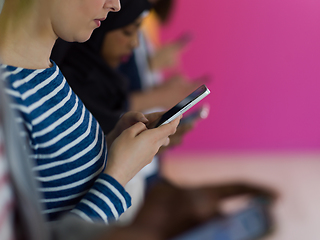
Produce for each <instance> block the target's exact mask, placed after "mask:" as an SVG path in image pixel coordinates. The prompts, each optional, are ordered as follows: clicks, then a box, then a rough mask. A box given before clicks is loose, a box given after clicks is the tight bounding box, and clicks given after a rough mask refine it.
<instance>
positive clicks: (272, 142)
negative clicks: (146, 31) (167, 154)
mask: <svg viewBox="0 0 320 240" xmlns="http://www.w3.org/2000/svg"><path fill="white" fill-rule="evenodd" d="M185 31H190V32H192V33H193V34H194V40H193V42H192V43H191V44H190V45H189V46H188V49H187V51H185V52H184V54H183V61H182V64H183V68H184V69H185V72H186V73H187V74H188V75H189V76H190V77H197V76H200V75H202V74H203V73H209V74H210V75H211V76H212V79H213V81H212V82H211V83H209V84H208V87H209V88H210V90H211V92H212V93H211V95H210V96H209V97H207V98H206V100H204V101H206V102H209V103H210V105H211V113H210V116H209V118H208V119H206V120H204V121H202V122H201V123H199V124H198V125H197V127H196V130H194V131H193V132H192V133H190V134H189V135H188V136H187V137H186V139H185V141H184V144H183V146H181V147H179V148H178V149H177V150H176V151H178V152H180V151H199V150H203V151H206V152H207V151H208V152H209V151H213V150H214V151H217V150H218V151H220V150H221V151H224V150H263V151H265V150H267V151H268V150H319V149H320V124H319V120H320V1H319V0H197V1H194V0H176V8H175V13H174V16H173V18H172V21H171V23H170V25H168V26H167V27H166V28H165V29H164V31H163V39H164V40H170V39H174V38H175V37H177V36H179V35H180V34H181V33H183V32H185Z"/></svg>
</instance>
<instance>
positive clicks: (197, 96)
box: [155, 85, 210, 127]
mask: <svg viewBox="0 0 320 240" xmlns="http://www.w3.org/2000/svg"><path fill="white" fill-rule="evenodd" d="M209 93H210V90H209V89H208V88H207V87H206V85H202V86H200V87H199V88H197V89H196V90H195V91H194V92H192V93H191V94H190V95H189V96H187V97H186V98H185V99H183V100H182V101H181V102H179V103H178V104H177V105H175V106H174V107H173V108H171V109H170V110H169V111H167V112H166V113H164V114H163V115H162V116H161V118H160V120H159V121H158V122H157V124H156V125H155V127H159V126H161V125H163V124H166V123H169V122H171V121H172V120H174V119H176V118H177V117H178V116H180V115H181V114H183V113H185V112H186V111H187V110H188V109H190V108H191V107H192V106H194V105H195V104H196V103H198V102H199V101H201V100H202V99H203V98H204V97H206V96H207V95H208V94H209Z"/></svg>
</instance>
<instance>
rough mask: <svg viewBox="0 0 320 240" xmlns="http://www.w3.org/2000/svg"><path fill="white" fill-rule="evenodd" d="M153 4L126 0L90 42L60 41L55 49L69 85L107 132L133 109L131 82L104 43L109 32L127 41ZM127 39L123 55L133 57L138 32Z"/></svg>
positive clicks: (56, 60)
mask: <svg viewBox="0 0 320 240" xmlns="http://www.w3.org/2000/svg"><path fill="white" fill-rule="evenodd" d="M150 7H151V4H150V3H149V1H147V0H135V1H131V0H122V1H121V10H120V11H119V12H118V13H117V14H114V13H109V14H108V17H107V19H106V20H105V21H103V22H102V23H101V26H100V27H99V28H98V29H96V30H95V31H94V32H93V34H92V36H91V38H90V39H89V40H88V41H87V42H85V43H71V44H70V43H67V42H63V41H61V40H58V41H57V43H56V45H55V47H54V48H53V51H52V55H51V58H52V59H53V60H54V61H55V62H56V64H57V65H58V66H60V68H61V71H62V72H63V74H64V75H65V76H66V79H67V81H68V83H69V85H70V86H71V88H72V89H73V90H74V91H75V92H76V94H77V95H78V96H79V97H80V99H81V100H82V101H83V103H84V104H85V106H86V107H87V108H88V109H89V111H90V112H91V113H92V114H93V115H94V117H95V118H96V119H97V121H98V122H99V123H100V126H101V127H102V129H103V131H104V133H105V134H107V133H108V132H110V131H111V130H112V129H113V128H114V126H115V124H116V123H117V121H118V119H119V117H120V116H121V115H122V114H123V113H124V112H126V111H127V110H128V109H129V103H128V94H127V91H128V89H127V88H128V82H127V80H126V78H125V77H124V76H123V75H122V74H120V73H119V72H118V71H117V70H116V68H117V64H116V63H115V62H114V60H113V63H112V60H111V62H110V61H106V58H107V57H106V56H104V53H106V54H107V53H108V51H109V50H108V49H106V48H108V46H106V44H104V42H105V39H106V38H108V36H109V33H111V34H113V35H114V33H115V32H116V35H117V36H118V38H119V41H123V40H122V39H123V38H125V37H126V36H129V35H130V34H131V32H134V31H135V29H137V28H139V26H140V24H141V21H142V19H143V16H144V13H145V12H146V11H148V10H149V9H150ZM123 28H124V29H123ZM130 31H131V32H130ZM123 36H124V37H123ZM121 37H123V38H121ZM127 38H128V39H129V41H131V43H130V46H129V47H127V48H128V49H126V50H125V53H124V54H122V56H121V57H126V55H128V56H129V55H130V54H131V52H132V50H133V48H135V47H136V46H137V44H138V42H137V40H136V36H135V33H132V34H131V36H129V37H127ZM111 50H112V49H111ZM120 54H121V53H120ZM121 57H120V58H121ZM119 64H120V63H119Z"/></svg>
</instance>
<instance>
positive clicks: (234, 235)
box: [171, 201, 273, 240]
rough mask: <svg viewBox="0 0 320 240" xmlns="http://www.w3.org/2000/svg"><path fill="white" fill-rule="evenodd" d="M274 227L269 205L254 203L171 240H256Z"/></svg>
mask: <svg viewBox="0 0 320 240" xmlns="http://www.w3.org/2000/svg"><path fill="white" fill-rule="evenodd" d="M272 227H273V221H272V219H271V216H270V212H269V208H268V206H267V205H264V204H261V203H259V201H257V202H253V203H252V205H250V206H248V207H247V208H245V209H243V210H241V211H239V212H237V213H235V214H232V215H229V216H227V217H225V218H222V219H212V220H211V221H208V222H207V223H205V224H203V225H201V226H198V227H196V228H194V229H192V230H190V231H188V232H186V233H184V234H182V235H180V236H178V237H175V238H173V239H171V240H195V239H201V240H254V239H258V238H260V237H262V236H265V235H266V234H268V233H269V232H270V231H271V230H272Z"/></svg>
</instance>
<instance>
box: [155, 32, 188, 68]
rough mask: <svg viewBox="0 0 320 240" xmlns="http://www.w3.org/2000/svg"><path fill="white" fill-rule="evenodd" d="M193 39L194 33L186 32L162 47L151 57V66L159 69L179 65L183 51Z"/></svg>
mask: <svg viewBox="0 0 320 240" xmlns="http://www.w3.org/2000/svg"><path fill="white" fill-rule="evenodd" d="M191 39H192V35H191V34H190V33H184V34H182V36H180V37H179V38H178V39H176V40H175V41H173V42H170V43H167V44H165V45H163V46H162V47H160V48H159V49H158V50H157V51H156V53H155V54H154V55H153V56H152V57H151V58H150V68H151V69H152V70H155V71H158V70H163V69H167V68H171V69H172V68H175V67H177V66H179V64H180V54H181V51H182V50H183V49H184V48H185V46H186V45H187V44H188V43H189V42H190V41H191Z"/></svg>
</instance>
